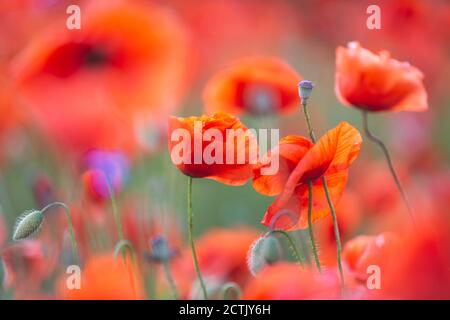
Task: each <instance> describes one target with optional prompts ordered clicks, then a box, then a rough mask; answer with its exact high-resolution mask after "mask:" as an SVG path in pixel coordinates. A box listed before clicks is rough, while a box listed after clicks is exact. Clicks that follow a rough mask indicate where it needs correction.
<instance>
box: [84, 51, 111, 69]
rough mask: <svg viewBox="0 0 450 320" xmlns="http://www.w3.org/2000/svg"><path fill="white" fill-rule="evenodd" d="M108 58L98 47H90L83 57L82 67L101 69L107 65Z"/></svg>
mask: <svg viewBox="0 0 450 320" xmlns="http://www.w3.org/2000/svg"><path fill="white" fill-rule="evenodd" d="M108 61H109V57H108V55H107V53H106V52H105V51H104V50H102V48H99V47H95V46H93V47H91V48H90V49H89V50H88V51H87V52H86V53H85V56H84V65H85V66H87V67H101V66H103V65H105V64H107V63H108Z"/></svg>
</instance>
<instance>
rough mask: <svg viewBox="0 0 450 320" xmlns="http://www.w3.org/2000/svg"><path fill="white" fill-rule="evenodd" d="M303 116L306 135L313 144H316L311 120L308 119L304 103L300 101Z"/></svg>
mask: <svg viewBox="0 0 450 320" xmlns="http://www.w3.org/2000/svg"><path fill="white" fill-rule="evenodd" d="M302 106H303V115H304V116H305V120H306V124H307V126H308V133H309V136H310V138H311V141H312V142H313V143H316V140H317V139H316V135H315V134H314V129H313V127H312V124H311V118H310V117H309V112H308V107H307V103H306V101H305V100H304V101H302Z"/></svg>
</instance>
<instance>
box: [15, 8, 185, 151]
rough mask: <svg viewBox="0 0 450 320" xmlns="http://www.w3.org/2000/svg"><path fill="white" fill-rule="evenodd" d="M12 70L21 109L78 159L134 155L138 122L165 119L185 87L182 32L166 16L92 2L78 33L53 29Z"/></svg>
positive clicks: (37, 41) (38, 39)
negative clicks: (105, 153)
mask: <svg viewBox="0 0 450 320" xmlns="http://www.w3.org/2000/svg"><path fill="white" fill-rule="evenodd" d="M54 28H55V29H51V30H49V31H48V33H46V34H42V35H39V36H37V37H36V39H34V41H32V42H31V44H30V45H29V47H28V48H27V49H26V50H24V52H23V54H22V55H20V56H19V57H18V58H17V59H16V61H15V63H14V65H13V71H14V75H15V78H16V79H17V81H18V84H19V87H20V90H21V93H22V94H23V96H24V98H25V99H24V100H25V101H24V102H25V104H26V105H27V106H28V107H29V108H30V109H31V112H32V115H33V116H34V117H35V119H36V121H37V123H38V124H39V125H40V127H42V128H43V129H44V130H45V133H46V134H47V135H48V136H49V137H50V138H51V139H52V140H53V141H56V142H57V143H59V144H60V145H61V146H63V147H70V148H71V149H75V150H76V151H78V152H84V151H86V150H88V149H90V148H105V149H118V148H120V149H122V150H125V151H133V150H134V149H135V148H136V147H137V141H136V132H135V121H136V119H137V118H140V119H144V118H145V119H148V118H149V117H150V116H151V117H160V116H164V117H165V116H167V114H170V113H171V112H173V111H174V108H175V107H176V106H177V104H178V102H179V99H180V95H181V93H182V92H181V91H183V90H184V89H183V86H185V84H186V83H185V71H186V70H185V68H186V63H185V59H186V55H187V44H186V42H187V41H186V35H185V32H184V29H182V28H181V26H180V25H179V23H178V22H177V20H176V19H174V17H173V16H171V15H168V14H167V12H166V11H162V10H159V9H157V8H155V7H150V6H147V5H143V4H142V5H141V4H136V3H135V4H130V3H126V2H125V1H117V2H114V3H111V2H110V1H95V3H94V2H90V5H89V6H87V7H86V8H84V9H83V19H82V28H81V29H80V30H67V29H66V28H64V27H61V25H60V24H57V25H56V26H55V27H54Z"/></svg>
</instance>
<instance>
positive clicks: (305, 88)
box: [298, 80, 314, 102]
mask: <svg viewBox="0 0 450 320" xmlns="http://www.w3.org/2000/svg"><path fill="white" fill-rule="evenodd" d="M313 88H314V85H313V83H312V82H311V81H309V80H303V81H300V82H299V84H298V94H299V96H300V98H302V102H306V100H308V98H309V97H310V96H311V92H312V89H313Z"/></svg>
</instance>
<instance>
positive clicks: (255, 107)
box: [203, 57, 301, 115]
mask: <svg viewBox="0 0 450 320" xmlns="http://www.w3.org/2000/svg"><path fill="white" fill-rule="evenodd" d="M300 80H301V77H300V76H299V75H298V74H297V72H296V71H295V70H294V69H292V68H291V67H290V66H289V65H288V64H286V63H285V62H283V61H282V60H279V59H276V58H272V57H254V58H246V59H242V60H238V61H236V62H235V63H233V64H232V65H230V66H229V67H228V68H226V69H224V70H222V71H220V72H219V73H218V74H216V75H215V76H214V77H213V78H212V79H211V80H210V81H209V82H208V84H207V85H206V88H205V90H204V93H203V100H204V103H205V108H206V112H207V113H213V112H217V111H226V112H229V113H232V114H241V113H243V112H246V113H249V114H257V115H260V114H273V113H275V114H277V113H285V112H289V111H294V110H296V108H298V105H299V103H300V99H299V97H298V92H297V84H298V82H299V81H300Z"/></svg>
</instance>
